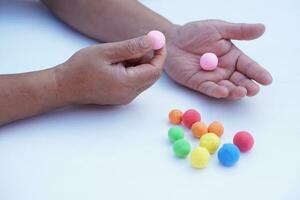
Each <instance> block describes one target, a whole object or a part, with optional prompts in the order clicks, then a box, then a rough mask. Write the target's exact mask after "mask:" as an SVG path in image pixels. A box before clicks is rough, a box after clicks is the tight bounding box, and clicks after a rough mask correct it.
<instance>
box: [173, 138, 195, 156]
mask: <svg viewBox="0 0 300 200" xmlns="http://www.w3.org/2000/svg"><path fill="white" fill-rule="evenodd" d="M173 151H174V153H175V155H176V156H177V157H179V158H185V157H187V155H189V153H190V151H191V145H190V143H188V141H186V140H185V139H179V140H177V141H176V142H175V143H174V144H173Z"/></svg>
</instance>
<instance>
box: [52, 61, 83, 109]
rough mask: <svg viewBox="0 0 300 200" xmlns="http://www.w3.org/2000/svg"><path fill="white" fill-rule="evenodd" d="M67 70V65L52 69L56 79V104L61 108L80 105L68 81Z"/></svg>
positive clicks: (63, 64)
mask: <svg viewBox="0 0 300 200" xmlns="http://www.w3.org/2000/svg"><path fill="white" fill-rule="evenodd" d="M66 68H67V66H66V63H62V64H60V65H57V66H56V67H54V68H52V69H50V71H51V73H52V74H53V77H54V78H53V80H54V88H55V94H56V104H57V105H59V106H71V105H76V104H79V103H78V100H77V98H76V96H75V95H74V92H72V90H74V88H73V87H72V83H70V81H68V78H67V77H68V76H67V74H68V72H67V70H66Z"/></svg>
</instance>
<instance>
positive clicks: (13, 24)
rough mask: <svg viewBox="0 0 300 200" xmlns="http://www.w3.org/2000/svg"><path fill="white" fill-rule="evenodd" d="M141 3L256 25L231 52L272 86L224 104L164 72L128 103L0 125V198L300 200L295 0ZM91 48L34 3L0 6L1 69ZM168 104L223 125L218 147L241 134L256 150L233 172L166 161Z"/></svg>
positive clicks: (299, 28) (27, 67)
mask: <svg viewBox="0 0 300 200" xmlns="http://www.w3.org/2000/svg"><path fill="white" fill-rule="evenodd" d="M143 2H144V3H145V4H146V5H148V6H150V7H151V8H153V9H154V10H156V11H157V12H159V13H161V14H163V15H164V16H166V17H167V18H169V19H170V20H172V21H173V22H174V23H178V24H183V23H186V22H188V21H193V20H200V19H209V18H219V19H224V20H229V21H233V22H263V23H265V24H266V26H267V31H266V33H265V35H264V36H263V37H262V38H260V39H258V40H256V41H252V42H238V43H237V45H238V46H239V47H240V48H242V49H243V50H244V51H245V52H246V53H248V54H249V55H250V56H252V57H253V58H254V59H256V60H257V61H258V62H259V63H261V64H262V65H263V66H265V67H266V68H268V69H269V70H270V71H271V73H272V74H273V76H274V83H273V84H272V85H271V86H268V87H264V88H262V90H261V92H260V94H259V95H258V96H256V97H253V98H245V99H243V100H241V101H237V102H230V101H220V100H213V99H211V98H207V97H204V96H202V95H200V94H197V93H195V92H193V91H190V90H188V89H186V88H183V87H181V86H178V85H177V84H175V83H174V82H173V81H172V80H170V79H169V78H168V77H167V76H165V75H164V76H163V77H162V78H161V79H160V80H159V81H158V83H157V84H155V85H154V86H153V87H152V88H151V89H149V90H147V91H146V92H145V93H143V94H142V95H141V96H139V97H138V98H137V99H136V100H135V101H134V102H133V103H131V104H130V105H128V106H124V107H96V106H84V107H77V108H66V109H63V110H59V111H55V112H52V113H48V114H44V115H42V116H38V117H34V118H31V119H27V120H23V121H20V122H17V123H13V124H10V125H7V126H4V127H2V128H1V129H0V199H1V200H50V199H51V200H54V199H55V200H66V199H72V200H79V199H88V200H94V199H95V200H96V199H103V200H104V199H151V200H153V199H181V200H182V199H210V200H214V199H245V200H248V199H249V200H252V199H266V200H269V199H270V200H279V199H280V200H282V199H288V200H296V199H300V155H299V153H300V151H299V147H300V127H299V126H300V125H299V112H300V108H299V102H300V95H299V91H300V84H299V80H300V69H299V67H300V59H299V56H300V54H299V53H300V42H299V36H300V22H299V21H300V12H299V10H300V3H299V1H298V0H285V1H276V0H266V1H261V0H251V1H247V2H246V1H241V0H226V1H225V0H224V1H221V0H219V1H218V0H210V1H204V0H201V1H200V0H185V1H182V0H173V1H167V0H164V1H159V0H144V1H143ZM87 23H88V22H87ZM195 34H196V33H195ZM94 43H96V42H95V41H92V40H90V39H87V38H85V37H84V36H82V35H80V34H79V33H76V32H73V31H72V30H71V29H69V28H68V27H66V26H65V25H64V24H63V23H61V22H59V21H58V20H57V19H56V18H54V17H53V16H52V15H51V14H50V13H49V12H48V11H47V9H46V8H45V7H44V6H43V5H42V4H41V3H38V2H32V1H8V0H1V1H0V73H17V72H25V71H32V70H38V69H44V68H48V67H51V66H54V65H56V64H59V63H61V62H63V61H65V60H66V59H67V58H68V57H69V56H70V55H72V54H73V53H74V52H76V51H77V50H79V49H80V48H82V47H85V46H88V45H90V44H94ZM0 92H1V91H0ZM172 108H180V109H182V110H185V109H188V108H196V109H198V110H200V111H201V113H202V116H203V119H204V121H205V122H207V123H209V122H211V121H213V120H220V121H222V122H223V123H224V125H225V129H226V132H225V135H224V137H223V138H222V142H231V140H232V137H233V134H234V133H235V132H236V131H238V130H248V131H250V132H252V133H253V135H254V137H255V140H256V144H255V148H254V149H253V151H252V152H250V153H248V154H243V155H242V156H241V159H240V162H239V163H238V164H237V165H236V166H235V167H232V168H225V167H222V166H220V165H219V163H218V161H217V158H216V156H213V158H212V161H211V163H210V165H209V167H208V168H206V169H204V170H194V169H192V168H191V167H190V165H189V162H188V159H177V158H175V157H174V156H173V154H172V148H171V145H170V144H169V143H168V141H167V130H168V128H169V127H170V126H171V125H170V124H168V122H167V114H168V111H169V110H170V109H172ZM186 134H187V138H188V139H189V140H190V141H192V143H193V146H196V145H197V143H198V141H197V140H196V139H194V138H192V137H191V136H190V132H189V131H187V132H186Z"/></svg>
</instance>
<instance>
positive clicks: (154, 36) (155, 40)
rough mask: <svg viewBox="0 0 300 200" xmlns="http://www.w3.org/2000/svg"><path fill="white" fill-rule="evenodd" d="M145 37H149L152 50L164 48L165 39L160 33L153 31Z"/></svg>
mask: <svg viewBox="0 0 300 200" xmlns="http://www.w3.org/2000/svg"><path fill="white" fill-rule="evenodd" d="M147 35H148V36H150V37H151V40H152V45H153V49H154V50H158V49H161V48H163V47H164V46H165V44H166V37H165V35H164V34H163V33H162V32H160V31H156V30H154V31H150V32H149V33H148V34H147Z"/></svg>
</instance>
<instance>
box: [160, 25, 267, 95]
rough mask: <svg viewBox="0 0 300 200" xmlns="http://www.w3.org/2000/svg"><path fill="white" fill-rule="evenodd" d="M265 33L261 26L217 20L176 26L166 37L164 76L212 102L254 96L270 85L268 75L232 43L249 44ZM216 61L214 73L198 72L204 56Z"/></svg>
mask: <svg viewBox="0 0 300 200" xmlns="http://www.w3.org/2000/svg"><path fill="white" fill-rule="evenodd" d="M264 31H265V27H264V25H263V24H234V23H228V22H224V21H220V20H207V21H198V22H191V23H188V24H186V25H184V26H177V27H176V28H174V30H173V31H171V34H170V35H169V37H168V43H167V48H168V57H167V60H166V68H165V69H166V72H167V73H168V74H169V76H170V77H171V78H173V79H174V80H175V81H176V82H178V83H179V84H182V85H184V86H186V87H188V88H191V89H194V90H196V91H199V92H201V93H203V94H205V95H208V96H211V97H215V98H225V99H231V100H237V99H241V98H242V97H244V96H246V95H247V96H254V95H256V94H257V93H258V92H259V85H258V84H257V83H259V84H262V85H268V84H270V83H271V82H272V76H271V75H270V73H269V72H268V71H267V70H265V69H264V68H263V67H261V66H260V65H259V64H258V63H257V62H255V61H254V60H252V59H251V58H249V57H248V56H247V55H245V54H244V53H243V52H242V51H241V50H240V49H238V48H237V47H236V46H235V45H234V44H233V43H232V42H231V39H234V40H252V39H256V38H258V37H260V36H261V35H262V34H263V33H264ZM207 52H212V53H215V54H216V55H217V56H218V58H219V64H218V68H217V69H216V70H214V71H204V70H201V69H200V66H199V59H200V56H201V55H202V54H204V53H207Z"/></svg>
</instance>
